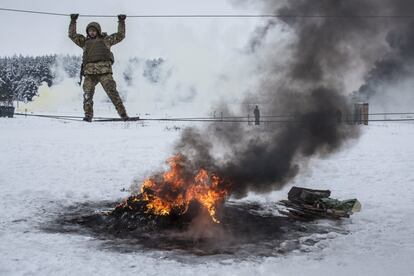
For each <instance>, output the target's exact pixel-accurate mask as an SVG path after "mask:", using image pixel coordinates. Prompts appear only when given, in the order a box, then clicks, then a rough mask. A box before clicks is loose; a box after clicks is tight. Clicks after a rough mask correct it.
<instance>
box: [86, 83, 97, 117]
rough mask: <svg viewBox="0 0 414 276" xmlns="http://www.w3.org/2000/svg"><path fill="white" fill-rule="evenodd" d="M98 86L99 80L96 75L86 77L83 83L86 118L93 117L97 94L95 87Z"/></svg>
mask: <svg viewBox="0 0 414 276" xmlns="http://www.w3.org/2000/svg"><path fill="white" fill-rule="evenodd" d="M97 84H98V78H97V77H96V76H95V75H85V79H84V81H83V92H84V93H83V111H84V112H85V118H87V119H92V117H93V95H94V94H95V86H96V85H97Z"/></svg>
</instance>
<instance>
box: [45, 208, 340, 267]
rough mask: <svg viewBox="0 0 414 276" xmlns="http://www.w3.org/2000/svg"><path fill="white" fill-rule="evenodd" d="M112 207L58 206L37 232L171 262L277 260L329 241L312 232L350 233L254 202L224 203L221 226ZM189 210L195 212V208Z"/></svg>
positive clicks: (189, 217) (337, 223)
mask: <svg viewBox="0 0 414 276" xmlns="http://www.w3.org/2000/svg"><path fill="white" fill-rule="evenodd" d="M115 205H116V203H115V202H109V201H101V202H85V203H79V204H76V205H72V206H66V207H62V208H61V209H60V210H58V211H57V212H56V213H55V214H53V218H52V219H51V220H50V221H49V222H48V223H46V224H44V225H43V226H42V227H41V228H42V230H44V231H47V232H53V233H67V234H82V235H86V236H91V237H94V238H96V239H98V240H101V246H102V248H104V249H110V250H114V251H117V252H146V253H151V254H152V253H154V254H157V253H159V254H162V255H164V254H167V256H168V257H169V258H172V259H174V258H175V259H178V258H183V257H184V258H185V256H195V255H196V256H206V257H214V256H220V258H223V257H225V256H227V258H232V259H233V258H234V259H246V258H256V257H266V256H278V255H283V254H287V253H289V252H291V251H293V250H302V251H306V250H307V249H306V248H307V247H308V246H312V245H314V244H317V243H318V242H319V241H320V240H323V239H326V238H327V237H326V235H313V234H328V233H332V232H333V233H339V234H347V233H348V232H347V230H345V227H344V224H346V223H347V222H346V221H335V222H332V223H331V222H330V223H329V224H326V223H324V224H320V223H318V222H300V221H295V220H292V219H289V218H287V217H283V216H277V215H275V214H274V212H275V211H276V209H273V210H271V209H268V208H265V207H264V206H261V205H259V204H257V203H235V202H226V204H225V205H224V206H223V207H222V209H221V210H220V214H221V215H220V219H221V221H222V222H221V223H220V224H216V223H213V222H211V220H210V219H208V220H205V219H204V218H207V217H208V216H205V217H204V218H203V217H202V216H201V217H200V216H195V214H196V213H197V211H195V212H188V213H186V215H185V216H175V215H171V216H157V215H153V214H148V213H145V212H144V211H143V210H144V209H140V210H141V211H140V210H138V209H137V210H133V211H132V210H131V212H116V211H115V212H114V211H113V210H114V206H115ZM273 207H274V206H272V207H271V208H273ZM192 208H194V209H195V210H196V209H197V206H194V207H192ZM274 208H276V207H274ZM174 252H180V254H174ZM169 253H172V254H169Z"/></svg>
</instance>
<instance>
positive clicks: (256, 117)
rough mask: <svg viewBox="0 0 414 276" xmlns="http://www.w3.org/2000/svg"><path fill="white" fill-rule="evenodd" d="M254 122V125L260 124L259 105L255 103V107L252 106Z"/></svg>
mask: <svg viewBox="0 0 414 276" xmlns="http://www.w3.org/2000/svg"><path fill="white" fill-rule="evenodd" d="M253 113H254V124H255V125H260V110H259V107H258V106H257V105H256V107H255V108H254V111H253Z"/></svg>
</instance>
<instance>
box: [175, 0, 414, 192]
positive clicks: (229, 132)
mask: <svg viewBox="0 0 414 276" xmlns="http://www.w3.org/2000/svg"><path fill="white" fill-rule="evenodd" d="M258 2H260V6H261V7H262V9H263V13H265V14H272V13H274V14H281V15H283V14H285V15H329V16H330V17H314V18H309V17H307V18H305V17H281V18H279V19H278V20H277V21H275V20H274V19H272V20H271V21H268V23H267V24H265V25H264V26H265V27H263V28H261V29H258V31H256V33H255V34H253V38H252V40H251V41H250V45H249V47H250V49H251V53H250V54H255V52H257V51H260V50H263V51H266V55H267V60H268V61H270V62H268V63H267V64H266V66H261V68H262V70H264V72H261V76H264V77H262V81H261V84H260V86H259V87H257V93H253V94H252V95H249V97H248V98H247V99H246V101H250V100H251V99H254V101H255V102H261V103H266V104H265V105H262V106H261V108H262V110H261V111H262V114H272V115H273V114H282V115H289V117H288V118H287V119H286V118H285V119H281V118H284V117H281V118H273V119H272V120H279V122H272V123H268V124H266V126H265V127H259V128H254V127H251V126H250V127H247V126H245V125H244V124H243V125H241V124H237V123H234V124H220V123H214V124H211V125H209V126H208V127H207V128H205V129H199V128H189V129H186V130H185V131H184V133H183V135H182V136H181V139H180V141H179V142H178V143H177V146H176V148H175V150H176V151H177V152H179V153H181V154H183V155H185V156H186V157H187V160H188V164H187V168H188V169H189V170H190V171H191V170H195V169H198V168H200V167H203V168H206V169H209V170H212V171H215V172H216V173H218V174H219V175H220V176H222V177H225V178H227V179H229V181H230V182H231V185H232V195H233V196H236V197H243V196H245V195H246V194H247V192H249V191H254V192H260V193H264V192H268V191H271V190H275V189H279V188H281V187H282V186H283V185H284V184H286V183H288V182H289V181H290V180H291V179H292V178H293V177H295V176H296V175H297V174H298V173H299V172H300V170H301V169H302V168H303V167H305V165H306V162H307V161H308V160H309V159H310V158H311V157H316V156H324V155H327V154H331V153H334V152H336V151H337V150H339V149H341V147H343V146H344V144H346V142H347V141H348V140H349V139H350V138H356V137H358V129H357V128H356V127H355V126H353V125H351V124H347V123H344V122H343V121H344V119H345V120H346V119H347V118H349V117H348V116H349V114H351V105H350V102H349V101H348V98H349V97H348V95H349V94H350V92H351V91H347V89H346V87H347V83H346V81H345V79H346V78H345V76H347V75H350V74H352V73H353V71H354V68H353V66H354V61H355V60H359V61H360V63H362V65H363V66H366V67H368V68H369V67H370V66H372V64H373V63H374V65H375V67H374V69H373V72H374V71H375V73H371V76H370V77H368V78H367V79H372V78H373V76H374V75H380V74H381V76H379V77H380V78H383V74H385V75H387V76H388V77H391V78H394V77H397V76H398V75H400V73H401V72H402V71H403V70H404V66H403V62H402V60H401V59H404V57H409V58H410V59H412V58H413V57H412V54H413V49H414V47H413V46H414V43H413V41H414V39H413V38H414V36H413V35H412V33H413V31H414V28H413V26H412V23H410V24H408V25H407V22H410V20H407V19H406V20H405V21H404V20H400V19H395V18H394V19H393V18H388V19H387V18H373V17H368V18H367V17H364V16H363V15H384V14H385V15H389V14H401V13H403V12H404V7H406V5H407V6H413V5H414V2H413V4H406V3H410V2H409V1H391V0H389V1H384V0H365V1H360V0H358V1H356V0H319V1H309V0H295V1H286V2H281V1H258ZM403 2H404V3H403ZM281 3H282V4H281ZM347 16H348V17H347ZM278 25H283V26H284V27H285V28H288V29H289V30H290V31H291V33H292V35H293V39H292V42H291V44H290V45H289V49H288V53H289V54H288V56H289V58H288V59H287V62H286V63H285V64H283V65H280V62H278V61H279V60H280V58H282V54H281V53H280V52H278V51H276V50H275V51H272V49H262V48H261V43H260V40H261V39H264V38H265V37H266V36H267V35H268V34H269V33H270V32H271V31H272V28H275V27H276V26H278ZM407 32H408V33H410V34H411V35H410V34H407ZM384 41H386V42H388V44H389V45H390V46H391V48H395V47H396V48H397V50H395V51H394V54H393V55H392V62H391V64H390V63H389V62H388V61H387V60H386V59H382V60H381V58H383V54H384V53H386V52H387V48H386V47H385V51H384V47H382V45H383V44H386V43H383V44H381V42H384ZM372 43H375V44H372ZM275 48H276V47H275ZM381 53H382V54H381ZM285 54H286V53H284V54H283V55H285ZM378 55H379V56H378ZM283 58H284V59H286V58H285V56H284V57H283ZM388 60H389V59H388ZM375 61H377V62H376V63H375ZM380 68H381V69H380ZM387 70H388V71H389V72H388V71H387ZM394 75H395V76H394ZM367 83H368V84H369V82H367ZM263 120H265V119H263ZM283 120H287V121H288V122H285V121H283ZM341 121H342V122H341Z"/></svg>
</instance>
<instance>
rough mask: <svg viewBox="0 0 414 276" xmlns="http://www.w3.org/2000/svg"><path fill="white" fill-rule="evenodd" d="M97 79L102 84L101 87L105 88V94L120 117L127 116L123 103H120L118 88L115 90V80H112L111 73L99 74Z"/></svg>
mask: <svg viewBox="0 0 414 276" xmlns="http://www.w3.org/2000/svg"><path fill="white" fill-rule="evenodd" d="M99 81H100V83H101V84H102V87H103V89H104V90H105V92H106V94H108V97H109V98H110V99H111V101H112V103H113V104H114V106H115V108H116V111H117V112H118V114H119V116H120V117H121V118H127V117H128V115H127V113H126V110H125V107H124V104H123V103H122V99H121V97H120V96H119V93H118V90H116V82H115V81H114V79H113V77H112V74H103V75H100V77H99Z"/></svg>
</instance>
